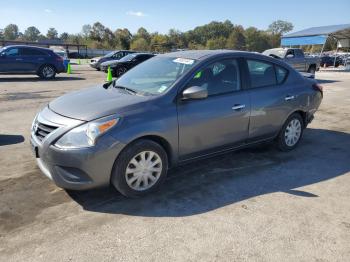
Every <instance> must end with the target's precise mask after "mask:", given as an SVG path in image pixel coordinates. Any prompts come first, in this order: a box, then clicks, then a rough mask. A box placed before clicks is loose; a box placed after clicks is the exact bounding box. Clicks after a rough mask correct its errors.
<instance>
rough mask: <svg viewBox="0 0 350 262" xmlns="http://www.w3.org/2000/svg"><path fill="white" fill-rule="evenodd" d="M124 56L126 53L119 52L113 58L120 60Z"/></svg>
mask: <svg viewBox="0 0 350 262" xmlns="http://www.w3.org/2000/svg"><path fill="white" fill-rule="evenodd" d="M123 56H124V52H118V53H116V54H115V55H113V58H115V59H120V58H122V57H123Z"/></svg>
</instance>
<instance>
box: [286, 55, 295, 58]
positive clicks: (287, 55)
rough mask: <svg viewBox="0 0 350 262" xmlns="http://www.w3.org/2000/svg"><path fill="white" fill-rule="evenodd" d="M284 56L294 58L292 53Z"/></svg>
mask: <svg viewBox="0 0 350 262" xmlns="http://www.w3.org/2000/svg"><path fill="white" fill-rule="evenodd" d="M286 58H294V55H292V54H288V55H287V56H286Z"/></svg>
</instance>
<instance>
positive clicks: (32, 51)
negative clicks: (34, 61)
mask: <svg viewBox="0 0 350 262" xmlns="http://www.w3.org/2000/svg"><path fill="white" fill-rule="evenodd" d="M21 53H22V55H29V56H44V55H45V53H44V52H42V51H40V50H37V49H32V48H22V50H21Z"/></svg>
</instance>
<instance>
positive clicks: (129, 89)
mask: <svg viewBox="0 0 350 262" xmlns="http://www.w3.org/2000/svg"><path fill="white" fill-rule="evenodd" d="M113 87H115V88H119V89H123V90H125V91H126V92H128V93H129V94H133V95H135V94H137V93H138V92H137V91H136V90H134V89H131V88H129V87H125V86H116V85H114V84H113Z"/></svg>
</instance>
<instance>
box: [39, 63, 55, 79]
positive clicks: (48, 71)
mask: <svg viewBox="0 0 350 262" xmlns="http://www.w3.org/2000/svg"><path fill="white" fill-rule="evenodd" d="M38 75H39V77H40V78H42V79H53V78H55V76H56V69H55V68H54V67H53V66H51V65H44V66H42V67H41V68H40V70H39V74H38Z"/></svg>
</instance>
